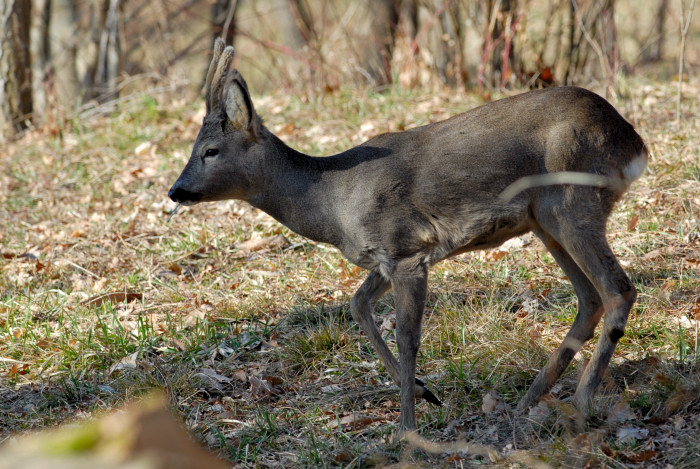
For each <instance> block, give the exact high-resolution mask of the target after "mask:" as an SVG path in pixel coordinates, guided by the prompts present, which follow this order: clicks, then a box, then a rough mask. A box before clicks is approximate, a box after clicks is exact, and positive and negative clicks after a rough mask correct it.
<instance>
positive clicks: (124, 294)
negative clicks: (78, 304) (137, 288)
mask: <svg viewBox="0 0 700 469" xmlns="http://www.w3.org/2000/svg"><path fill="white" fill-rule="evenodd" d="M142 299H143V293H138V292H129V291H115V292H109V293H103V294H102V295H96V296H93V297H90V298H88V299H87V300H85V301H84V302H83V304H84V305H86V306H101V305H102V304H103V303H106V302H112V303H123V302H127V303H128V302H130V301H136V300H142Z"/></svg>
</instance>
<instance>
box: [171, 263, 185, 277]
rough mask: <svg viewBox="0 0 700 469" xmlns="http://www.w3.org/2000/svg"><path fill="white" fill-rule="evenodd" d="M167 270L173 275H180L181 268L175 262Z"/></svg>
mask: <svg viewBox="0 0 700 469" xmlns="http://www.w3.org/2000/svg"><path fill="white" fill-rule="evenodd" d="M168 270H169V271H171V272H172V273H174V274H175V275H182V266H181V265H180V264H178V263H177V262H173V263H172V264H170V265H168Z"/></svg>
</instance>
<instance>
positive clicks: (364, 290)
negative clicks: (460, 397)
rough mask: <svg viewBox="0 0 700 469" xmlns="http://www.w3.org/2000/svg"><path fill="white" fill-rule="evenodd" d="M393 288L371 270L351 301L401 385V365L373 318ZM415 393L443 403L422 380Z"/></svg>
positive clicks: (434, 402)
mask: <svg viewBox="0 0 700 469" xmlns="http://www.w3.org/2000/svg"><path fill="white" fill-rule="evenodd" d="M390 288H391V283H390V282H389V281H388V280H386V279H385V278H384V277H382V276H381V275H379V274H378V273H376V272H370V274H369V276H368V277H367V279H365V281H364V283H363V284H362V286H360V289H359V290H357V292H356V293H355V296H353V298H352V300H351V301H350V312H351V313H352V317H353V318H354V319H355V321H357V323H358V324H359V325H360V329H362V331H363V332H364V333H365V335H367V338H368V339H369V341H370V343H371V344H372V347H373V348H374V351H375V352H376V353H377V355H379V359H380V360H381V361H382V363H383V364H384V367H385V368H386V369H387V371H388V372H389V374H390V375H391V378H392V379H393V380H394V382H395V383H396V384H397V385H398V386H401V371H400V370H401V367H400V366H399V362H398V361H397V360H396V357H395V356H394V354H393V353H392V352H391V350H389V347H388V346H387V345H386V342H384V339H382V335H381V333H380V332H379V329H377V326H376V325H375V324H374V320H373V319H372V311H373V310H374V304H375V302H376V301H377V299H378V298H379V297H380V296H382V295H383V294H384V293H386V292H387V291H388V290H389V289H390ZM414 395H415V397H418V398H423V399H425V400H427V401H428V402H431V403H433V404H436V405H442V403H441V402H440V400H439V399H438V398H437V397H435V395H434V394H433V393H432V392H431V391H430V389H428V388H427V387H426V386H425V385H424V384H423V382H422V381H421V380H419V379H415V380H414Z"/></svg>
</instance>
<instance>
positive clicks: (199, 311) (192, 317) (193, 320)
mask: <svg viewBox="0 0 700 469" xmlns="http://www.w3.org/2000/svg"><path fill="white" fill-rule="evenodd" d="M213 309H214V307H213V306H212V305H211V304H209V303H202V304H201V305H199V307H197V308H195V309H193V310H192V311H190V312H189V313H187V315H186V316H185V317H184V319H183V320H182V323H183V324H184V326H185V327H193V326H195V325H197V323H201V322H206V321H207V318H208V316H209V312H210V311H211V310H213Z"/></svg>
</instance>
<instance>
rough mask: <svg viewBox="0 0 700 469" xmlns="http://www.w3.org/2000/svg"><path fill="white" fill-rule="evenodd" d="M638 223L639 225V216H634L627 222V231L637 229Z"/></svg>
mask: <svg viewBox="0 0 700 469" xmlns="http://www.w3.org/2000/svg"><path fill="white" fill-rule="evenodd" d="M637 223H639V215H632V216H631V217H630V218H629V219H628V220H627V231H634V229H635V228H636V227H637Z"/></svg>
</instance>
